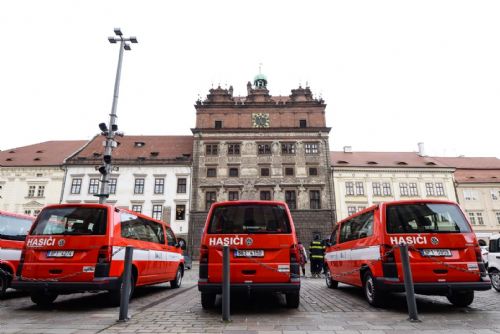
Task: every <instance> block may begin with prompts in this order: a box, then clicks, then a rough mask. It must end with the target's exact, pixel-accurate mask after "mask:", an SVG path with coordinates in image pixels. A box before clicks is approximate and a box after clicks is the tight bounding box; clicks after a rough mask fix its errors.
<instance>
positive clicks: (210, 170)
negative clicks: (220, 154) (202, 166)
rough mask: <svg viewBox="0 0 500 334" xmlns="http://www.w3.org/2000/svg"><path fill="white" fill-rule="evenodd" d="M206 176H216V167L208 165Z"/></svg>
mask: <svg viewBox="0 0 500 334" xmlns="http://www.w3.org/2000/svg"><path fill="white" fill-rule="evenodd" d="M207 177H217V168H215V167H208V168H207Z"/></svg>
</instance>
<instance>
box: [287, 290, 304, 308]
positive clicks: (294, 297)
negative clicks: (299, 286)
mask: <svg viewBox="0 0 500 334" xmlns="http://www.w3.org/2000/svg"><path fill="white" fill-rule="evenodd" d="M285 299H286V306H287V307H288V308H298V307H299V304H300V293H299V292H288V293H286V294H285Z"/></svg>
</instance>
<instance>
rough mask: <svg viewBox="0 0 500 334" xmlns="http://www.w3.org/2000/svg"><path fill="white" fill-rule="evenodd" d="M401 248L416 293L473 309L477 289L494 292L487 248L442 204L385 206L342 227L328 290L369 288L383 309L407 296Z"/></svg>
mask: <svg viewBox="0 0 500 334" xmlns="http://www.w3.org/2000/svg"><path fill="white" fill-rule="evenodd" d="M401 243H406V244H408V245H409V257H410V265H411V271H412V275H413V281H414V284H415V285H414V286H415V292H416V293H419V294H427V295H443V296H446V297H447V298H448V300H449V301H450V302H451V303H452V304H454V305H457V306H467V305H470V304H471V303H472V301H473V299H474V290H488V289H490V287H491V283H490V280H489V278H488V275H487V273H486V271H485V267H484V263H483V261H482V257H481V249H480V248H479V245H478V242H477V240H476V237H475V234H474V233H473V232H472V229H471V226H470V224H469V223H468V221H467V219H466V218H465V215H464V214H463V212H462V210H461V209H460V208H459V206H458V205H457V204H456V203H454V202H448V201H436V200H414V201H395V202H387V203H381V204H379V205H375V206H372V207H370V208H367V209H365V210H363V211H361V212H359V213H356V214H354V215H352V216H350V217H348V218H346V219H344V220H342V221H341V222H339V223H338V224H337V225H336V226H335V228H334V230H333V233H332V235H331V237H330V242H329V245H328V247H327V249H326V255H325V262H326V264H327V266H328V270H327V275H326V284H327V286H328V287H330V288H337V286H338V282H342V283H347V284H350V285H355V286H359V287H363V290H364V293H365V296H366V299H367V300H368V302H369V303H370V304H372V305H375V306H380V305H382V304H383V302H384V299H385V298H386V293H387V292H391V291H392V292H403V291H404V281H403V271H402V265H401V258H400V251H399V249H398V247H397V246H398V245H399V244H401Z"/></svg>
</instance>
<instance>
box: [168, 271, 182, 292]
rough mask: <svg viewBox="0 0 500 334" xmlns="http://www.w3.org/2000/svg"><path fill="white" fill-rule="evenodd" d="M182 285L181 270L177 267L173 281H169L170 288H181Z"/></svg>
mask: <svg viewBox="0 0 500 334" xmlns="http://www.w3.org/2000/svg"><path fill="white" fill-rule="evenodd" d="M181 283H182V268H181V267H180V266H179V267H178V268H177V272H176V273H175V279H173V280H172V281H170V287H171V288H172V289H177V288H179V287H180V286H181Z"/></svg>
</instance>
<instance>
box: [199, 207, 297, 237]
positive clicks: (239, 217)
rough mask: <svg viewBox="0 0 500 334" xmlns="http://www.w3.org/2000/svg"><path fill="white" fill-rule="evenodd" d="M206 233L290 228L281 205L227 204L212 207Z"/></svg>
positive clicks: (275, 231)
mask: <svg viewBox="0 0 500 334" xmlns="http://www.w3.org/2000/svg"><path fill="white" fill-rule="evenodd" d="M208 233H210V234H230V233H231V234H232V233H291V229H290V222H289V221H288V216H287V214H286V211H285V208H284V207H283V206H281V205H228V206H219V207H217V208H215V209H214V211H213V213H212V218H211V219H210V225H209V227H208Z"/></svg>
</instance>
